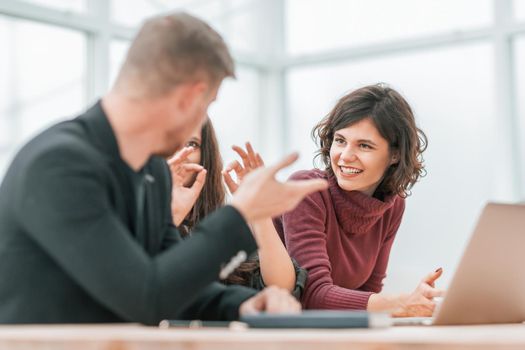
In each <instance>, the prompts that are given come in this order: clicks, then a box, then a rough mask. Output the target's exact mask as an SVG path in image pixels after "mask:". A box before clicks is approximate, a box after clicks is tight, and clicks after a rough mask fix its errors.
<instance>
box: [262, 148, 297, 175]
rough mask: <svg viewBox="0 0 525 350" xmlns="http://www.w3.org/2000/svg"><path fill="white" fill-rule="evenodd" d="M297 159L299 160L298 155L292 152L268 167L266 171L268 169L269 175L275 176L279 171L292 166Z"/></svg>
mask: <svg viewBox="0 0 525 350" xmlns="http://www.w3.org/2000/svg"><path fill="white" fill-rule="evenodd" d="M297 158H299V154H298V153H297V152H293V153H291V154H289V155H287V156H285V157H284V158H282V159H281V160H280V161H278V162H277V163H276V164H274V165H272V166H270V167H268V169H270V175H271V176H275V174H277V173H278V172H279V171H280V170H282V169H284V168H286V167H288V166H290V165H292V164H293V163H294V162H295V161H296V160H297Z"/></svg>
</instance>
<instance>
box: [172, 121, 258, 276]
mask: <svg viewBox="0 0 525 350" xmlns="http://www.w3.org/2000/svg"><path fill="white" fill-rule="evenodd" d="M200 164H201V165H202V166H203V167H204V169H206V171H207V175H206V182H205V183H204V187H203V188H202V191H201V194H200V195H199V198H197V201H196V202H195V205H194V206H193V208H192V209H191V211H190V212H189V213H188V215H187V216H186V218H185V219H184V221H183V223H182V225H180V226H179V227H178V229H179V232H180V233H181V235H182V236H183V237H186V236H188V235H190V233H191V231H192V230H193V228H195V226H196V225H197V224H198V223H199V222H200V221H201V220H202V219H204V218H205V217H206V216H207V215H209V214H211V213H212V212H214V211H215V210H217V209H219V208H220V207H222V206H223V205H224V202H225V198H226V189H225V188H224V183H223V180H222V173H221V171H222V166H223V164H222V157H221V154H220V151H219V142H218V141H217V136H216V134H215V129H214V127H213V124H212V122H211V120H210V119H209V118H208V119H207V120H206V122H205V124H204V125H203V127H202V131H201V162H200ZM258 267H259V262H258V261H252V260H248V261H246V262H244V263H242V264H241V265H239V267H237V269H235V271H234V272H233V273H231V274H230V275H229V276H228V277H227V278H226V279H225V280H223V281H222V282H224V283H225V284H240V285H248V284H249V281H250V276H251V274H252V273H253V271H254V270H255V269H257V268H258Z"/></svg>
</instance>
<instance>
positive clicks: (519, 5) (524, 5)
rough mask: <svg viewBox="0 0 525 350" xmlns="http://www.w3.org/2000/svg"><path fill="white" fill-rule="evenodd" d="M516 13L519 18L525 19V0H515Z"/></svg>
mask: <svg viewBox="0 0 525 350" xmlns="http://www.w3.org/2000/svg"><path fill="white" fill-rule="evenodd" d="M514 14H515V16H516V18H517V19H520V20H525V0H514Z"/></svg>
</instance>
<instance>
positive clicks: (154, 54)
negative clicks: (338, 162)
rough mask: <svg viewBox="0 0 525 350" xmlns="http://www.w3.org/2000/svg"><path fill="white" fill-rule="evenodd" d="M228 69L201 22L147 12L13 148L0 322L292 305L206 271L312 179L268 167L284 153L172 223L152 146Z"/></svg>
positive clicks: (123, 318)
mask: <svg viewBox="0 0 525 350" xmlns="http://www.w3.org/2000/svg"><path fill="white" fill-rule="evenodd" d="M233 72H234V67H233V60H232V59H231V57H230V54H229V52H228V50H227V48H226V46H225V44H224V42H223V40H222V38H221V37H220V36H219V35H218V34H217V33H216V32H215V31H213V30H212V29H211V28H210V27H209V26H207V25H206V24H205V23H204V22H202V21H200V20H198V19H196V18H194V17H192V16H189V15H187V14H180V13H179V14H174V15H169V16H164V17H158V18H153V19H150V20H148V21H147V22H146V23H145V24H144V26H143V27H142V28H141V30H140V32H139V34H138V35H137V37H136V38H135V40H134V41H133V43H132V45H131V47H130V50H129V52H128V54H127V57H126V60H125V63H124V65H123V67H122V69H121V71H120V73H119V76H118V78H117V81H116V83H115V86H114V87H113V88H112V89H111V91H110V92H109V93H108V94H107V95H106V96H104V97H103V98H102V99H101V101H99V102H97V103H96V104H95V105H94V106H93V107H91V108H90V109H89V110H88V111H87V112H86V113H84V114H83V115H81V116H79V117H78V118H76V119H73V120H70V121H66V122H63V123H60V124H58V125H55V126H53V127H51V128H49V129H48V130H46V131H44V132H43V133H41V134H40V135H38V136H37V137H35V138H34V139H33V140H31V141H30V142H29V143H28V144H27V145H25V146H24V147H23V148H22V149H21V150H20V152H19V153H18V154H17V156H16V157H15V159H14V160H13V162H12V164H11V166H10V167H9V169H8V171H7V173H6V175H5V178H4V180H3V183H2V185H1V187H0V261H1V263H0V301H1V302H0V322H1V323H94V322H141V323H144V324H157V323H158V322H159V321H160V320H161V319H165V318H168V319H174V318H179V319H210V320H232V319H236V318H238V316H239V314H240V313H241V314H243V313H251V312H257V311H263V310H266V311H269V312H293V311H297V310H298V309H299V308H300V307H299V304H298V303H297V302H296V301H295V300H294V299H293V298H292V297H291V296H290V295H289V294H288V293H287V292H286V291H284V290H280V289H278V288H270V289H267V290H264V291H262V292H261V293H259V294H256V292H255V291H253V290H250V289H248V288H243V287H238V286H237V287H235V286H234V287H226V286H223V285H221V284H219V283H217V282H214V281H217V279H218V275H219V271H220V269H221V267H222V266H224V265H225V264H227V263H228V262H229V261H230V259H231V258H232V257H234V256H235V255H237V253H238V252H240V251H245V252H246V253H248V254H249V253H251V252H252V251H254V250H255V249H256V242H255V239H254V237H253V236H252V233H251V231H250V230H249V228H248V225H247V223H250V222H254V221H257V220H260V219H265V218H268V217H272V216H276V215H278V214H280V213H282V212H284V211H287V210H290V209H291V208H293V207H294V206H295V205H296V204H297V203H298V202H299V201H300V200H301V199H302V198H303V197H304V196H305V195H306V194H308V193H310V192H313V191H317V190H321V189H323V188H326V183H324V182H322V181H309V182H294V183H281V182H278V181H276V180H275V173H276V172H277V171H278V170H280V169H281V168H283V167H285V166H287V165H289V164H291V163H292V162H293V161H294V160H295V156H294V155H291V156H289V157H287V158H285V159H284V160H283V161H281V162H280V163H279V164H277V165H275V166H273V167H268V168H262V169H258V170H256V171H254V172H253V173H252V174H250V175H249V176H247V177H246V179H245V180H244V181H243V183H242V184H241V186H240V187H239V189H238V190H237V192H236V193H235V195H234V197H233V198H232V201H231V204H230V205H228V206H226V207H224V208H222V209H220V210H218V211H217V212H216V213H214V214H212V215H210V217H209V218H207V219H206V220H204V221H203V222H202V224H201V225H200V226H199V227H198V228H197V229H196V230H195V231H194V234H193V235H192V237H191V238H189V239H187V240H184V241H181V239H180V235H179V233H178V231H177V229H176V228H175V227H174V225H173V220H172V211H171V207H170V202H171V194H172V188H171V179H170V173H169V170H168V168H167V166H166V163H165V161H164V157H166V156H168V155H171V154H173V152H174V151H175V150H176V149H177V148H179V146H180V145H181V144H183V142H184V141H185V140H186V139H187V138H188V137H189V135H190V134H191V132H192V131H193V130H196V129H197V128H200V127H201V125H202V123H203V122H204V120H205V116H206V111H207V108H208V106H209V104H210V103H211V102H212V101H213V100H214V99H215V97H216V94H217V91H218V89H219V86H220V84H221V82H222V80H223V79H224V78H226V77H228V76H233V74H234V73H233ZM173 193H174V194H175V195H176V194H177V189H176V188H175V189H174V191H173Z"/></svg>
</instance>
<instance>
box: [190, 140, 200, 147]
mask: <svg viewBox="0 0 525 350" xmlns="http://www.w3.org/2000/svg"><path fill="white" fill-rule="evenodd" d="M200 146H201V145H199V144H198V143H197V142H195V141H190V142H188V143H187V144H186V147H193V148H199V147H200Z"/></svg>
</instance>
